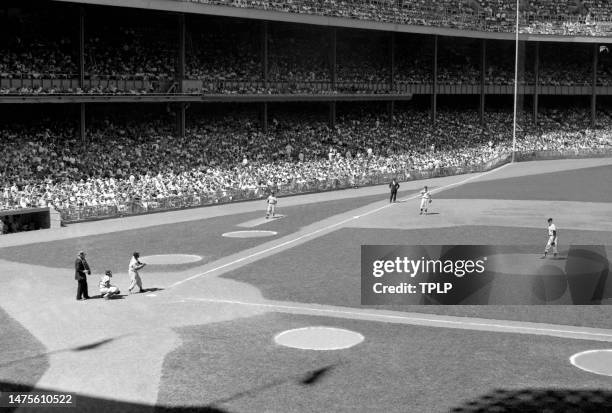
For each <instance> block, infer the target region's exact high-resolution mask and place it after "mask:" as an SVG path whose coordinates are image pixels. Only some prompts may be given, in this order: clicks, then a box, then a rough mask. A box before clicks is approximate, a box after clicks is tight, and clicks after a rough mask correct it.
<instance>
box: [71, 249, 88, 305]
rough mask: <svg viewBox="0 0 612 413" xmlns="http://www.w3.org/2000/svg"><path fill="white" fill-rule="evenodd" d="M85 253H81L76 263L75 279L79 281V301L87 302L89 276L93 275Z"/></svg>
mask: <svg viewBox="0 0 612 413" xmlns="http://www.w3.org/2000/svg"><path fill="white" fill-rule="evenodd" d="M85 255H86V254H85V251H79V255H78V256H77V259H76V260H75V261H74V279H75V280H77V283H78V287H77V297H76V299H77V301H78V300H81V299H83V300H87V299H88V298H89V293H88V292H87V275H88V274H89V275H91V270H90V269H89V264H88V263H87V260H85Z"/></svg>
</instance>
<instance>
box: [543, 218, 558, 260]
mask: <svg viewBox="0 0 612 413" xmlns="http://www.w3.org/2000/svg"><path fill="white" fill-rule="evenodd" d="M557 235H558V234H557V227H556V225H555V224H553V219H552V218H548V242H547V243H546V248H545V249H544V255H543V256H542V257H541V258H546V256H547V255H548V251H550V248H551V247H552V250H553V256H554V257H556V256H557V254H558V252H559V250H558V249H557V247H558V245H559V237H558V236H557Z"/></svg>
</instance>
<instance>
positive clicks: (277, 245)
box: [168, 164, 510, 288]
mask: <svg viewBox="0 0 612 413" xmlns="http://www.w3.org/2000/svg"><path fill="white" fill-rule="evenodd" d="M508 165H510V164H505V165H502V166H500V167H499V168H497V169H491V170H490V171H487V172H483V173H481V174H479V175H472V176H470V177H469V178H466V179H464V180H462V181H459V182H455V183H451V184H448V185H444V186H441V187H439V188H435V189H433V190H432V191H431V192H439V191H441V190H444V189H447V188H450V187H451V186H455V185H462V184H464V183H466V182H468V181H471V180H472V179H475V178H480V177H482V176H485V175H488V174H490V173H491V172H494V171H499V170H500V169H502V168H505V167H506V166H508ZM419 196H420V194H415V195H412V196H410V197H408V198H403V199H400V201H409V200H411V199H415V198H417V197H419ZM393 205H395V204H386V205H383V206H381V207H378V208H376V209H373V210H371V211H368V212H365V213H363V214H361V215H356V216H353V217H350V218H347V219H344V220H342V221H340V222H336V223H335V224H331V225H328V226H326V227H323V228H319V229H316V230H314V231H312V232H309V233H307V234H303V235H300V236H299V237H296V238H293V239H290V240H288V241H285V242H282V243H280V244H276V245H273V246H271V247H269V248H266V249H264V250H261V251H257V252H254V253H253V254H250V255H247V256H245V257H242V258H237V259H235V260H234V261H231V262H228V263H225V264H222V265H219V266H218V267H215V268H211V269H210V270H207V271H204V272H202V273H199V274H195V275H192V276H191V277H188V278H185V279H184V280H181V281H177V282H175V283H174V284H172V285H170V286H169V287H168V288H173V287H176V286H177V285H180V284H183V283H186V282H187V281H191V280H194V279H196V278H200V277H203V276H205V275H208V274H211V273H213V272H216V271H219V270H222V269H224V268H227V267H230V266H232V265H234V264H238V263H240V262H242V261H246V260H249V259H251V258H255V257H257V256H260V255H263V254H267V253H268V252H270V251H274V250H276V249H279V248H282V247H284V246H287V245H290V244H293V243H295V242H297V241H300V240H302V239H304V238H308V237H312V236H313V235H316V234H318V233H320V232H323V231H327V230H330V229H332V228H336V227H339V226H341V225H344V224H346V223H347V222H350V221H353V220H355V219H359V218H362V217H365V216H368V215H371V214H374V213H376V212H378V211H381V210H383V209H385V208H389V207H391V206H393Z"/></svg>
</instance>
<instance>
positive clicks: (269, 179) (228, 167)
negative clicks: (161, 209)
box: [0, 109, 612, 211]
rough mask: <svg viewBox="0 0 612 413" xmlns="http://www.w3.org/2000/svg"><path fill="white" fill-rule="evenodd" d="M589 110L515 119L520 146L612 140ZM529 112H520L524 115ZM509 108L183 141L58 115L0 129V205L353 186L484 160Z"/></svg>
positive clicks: (249, 123) (241, 126)
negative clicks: (0, 157) (55, 119)
mask: <svg viewBox="0 0 612 413" xmlns="http://www.w3.org/2000/svg"><path fill="white" fill-rule="evenodd" d="M585 112H586V111H578V110H575V111H574V110H557V111H548V112H546V113H543V114H542V116H541V117H540V121H539V122H538V124H537V125H533V124H532V123H531V121H529V120H527V119H522V118H521V119H520V120H519V122H520V124H521V126H522V132H520V135H519V139H518V149H519V150H528V151H531V150H575V149H585V150H593V149H598V150H612V117H611V116H610V114H609V113H604V112H602V113H601V114H600V115H599V121H598V124H597V127H595V128H589V127H588V120H587V119H586V113H585ZM525 116H527V115H525ZM511 121H512V116H511V114H509V113H508V112H507V111H503V112H501V111H500V112H488V113H487V114H486V123H485V124H484V125H480V123H479V120H478V117H477V114H475V113H474V112H468V111H464V110H456V111H441V112H440V113H439V117H438V121H437V123H436V124H435V125H432V123H431V121H430V119H429V117H428V113H427V112H423V111H420V110H412V109H409V110H403V111H401V112H398V113H397V114H396V116H395V118H394V121H393V122H392V123H391V122H389V121H388V120H387V119H385V118H384V117H378V116H375V115H373V114H371V113H367V112H366V113H358V114H349V115H347V116H345V117H342V118H341V119H340V120H339V122H338V123H337V126H336V127H335V128H330V127H329V126H328V124H327V123H325V122H322V121H316V120H312V119H304V118H301V117H289V118H286V119H284V118H281V119H272V121H271V122H270V128H269V130H268V131H267V132H265V133H264V132H262V131H261V129H260V128H259V125H258V124H257V122H256V121H254V120H253V119H250V118H249V117H240V116H237V115H236V114H228V115H227V116H226V117H224V118H219V119H216V120H208V121H201V122H195V123H193V124H191V125H190V127H189V128H188V130H187V134H186V136H185V138H184V139H178V138H175V137H173V133H172V130H171V127H170V126H168V125H167V124H165V123H164V122H162V121H150V122H148V123H146V124H139V123H135V122H128V123H127V124H122V125H115V124H114V123H113V122H112V121H110V120H107V121H105V122H103V123H101V124H99V125H97V126H95V127H93V128H91V129H90V130H89V131H88V132H89V141H88V143H87V144H84V143H82V142H80V141H79V140H78V139H76V138H75V137H74V136H75V130H74V129H73V128H72V127H71V126H70V125H67V124H61V123H57V124H54V125H52V126H51V127H49V128H47V129H42V128H41V127H39V126H34V125H31V126H29V127H27V126H21V127H19V128H14V129H8V128H4V129H2V130H0V142H2V144H3V153H4V154H5V160H6V161H5V162H4V163H3V164H2V169H1V170H0V191H1V192H0V209H16V208H29V207H44V206H53V207H54V208H56V209H58V210H60V211H66V210H69V209H74V208H80V207H84V206H92V207H98V206H100V207H102V206H114V207H117V208H119V207H125V205H128V204H130V203H134V202H137V203H139V205H144V206H145V207H146V206H147V205H153V204H155V203H159V202H163V201H164V200H167V199H169V198H173V197H179V198H180V197H182V198H186V197H190V198H192V199H194V200H196V201H195V202H197V201H198V200H202V199H215V198H223V197H227V196H228V194H230V195H231V194H232V193H234V192H235V191H250V192H251V194H252V195H253V196H259V195H263V194H264V193H265V192H266V191H267V190H268V189H269V188H274V187H283V186H287V185H294V186H295V185H297V186H299V185H309V184H313V183H314V184H316V183H324V182H328V181H329V180H334V179H340V180H345V181H347V180H349V181H352V182H354V183H355V184H358V183H359V182H361V181H362V180H363V179H366V178H368V177H370V176H374V175H380V174H405V173H407V172H409V171H413V172H414V171H417V172H418V171H432V170H437V169H440V168H460V169H461V168H469V167H475V166H478V165H481V164H483V163H485V162H487V161H490V160H491V159H493V158H496V157H498V156H501V155H502V154H505V153H507V152H508V151H509V150H510V149H511V130H512V122H511Z"/></svg>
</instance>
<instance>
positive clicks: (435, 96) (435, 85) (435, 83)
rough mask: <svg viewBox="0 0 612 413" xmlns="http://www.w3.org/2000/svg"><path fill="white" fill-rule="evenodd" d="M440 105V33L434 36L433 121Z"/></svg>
mask: <svg viewBox="0 0 612 413" xmlns="http://www.w3.org/2000/svg"><path fill="white" fill-rule="evenodd" d="M437 106H438V35H435V36H434V58H433V88H432V91H431V123H433V124H435V123H436V115H437V113H436V112H437V110H438V108H437Z"/></svg>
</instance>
